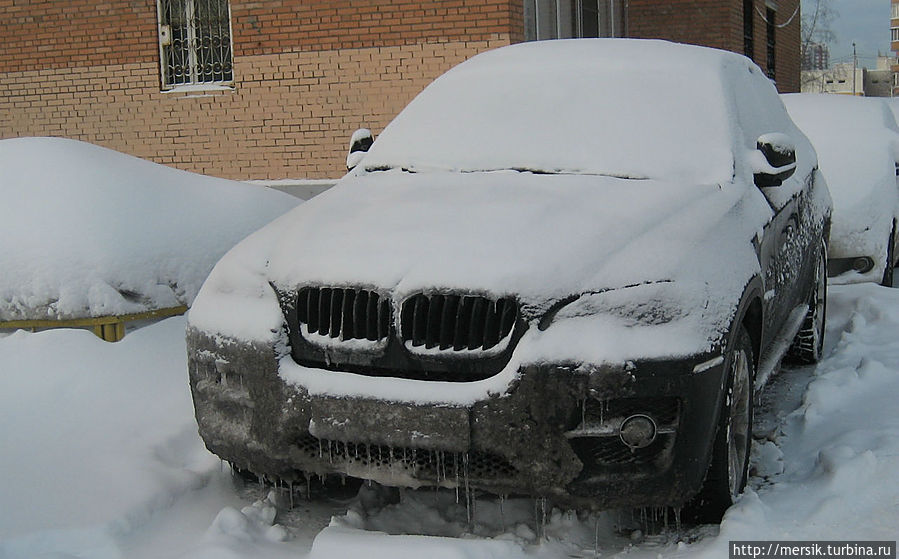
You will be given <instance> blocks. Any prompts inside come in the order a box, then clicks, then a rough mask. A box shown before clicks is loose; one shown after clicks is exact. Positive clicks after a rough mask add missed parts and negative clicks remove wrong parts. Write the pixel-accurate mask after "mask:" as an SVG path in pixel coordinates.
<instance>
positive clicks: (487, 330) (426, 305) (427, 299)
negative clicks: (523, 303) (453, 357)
mask: <svg viewBox="0 0 899 559" xmlns="http://www.w3.org/2000/svg"><path fill="white" fill-rule="evenodd" d="M517 319H518V305H517V304H516V302H515V301H514V300H513V299H508V298H501V299H498V300H495V301H494V300H490V299H487V298H486V297H480V296H477V295H443V294H432V295H426V294H418V295H414V296H412V297H410V298H408V299H406V300H405V301H404V302H403V308H402V316H401V322H400V325H401V332H402V338H403V342H411V343H412V346H413V347H417V348H420V347H424V348H425V349H432V348H438V349H440V350H449V349H452V350H454V351H460V350H478V349H480V350H487V349H490V348H492V347H494V346H496V345H497V344H499V342H500V341H501V340H503V339H504V338H505V337H506V336H508V335H509V333H510V332H512V329H513V328H514V326H515V321H516V320H517Z"/></svg>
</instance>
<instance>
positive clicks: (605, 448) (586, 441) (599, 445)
mask: <svg viewBox="0 0 899 559" xmlns="http://www.w3.org/2000/svg"><path fill="white" fill-rule="evenodd" d="M673 443H674V435H673V434H665V435H659V436H658V437H657V438H656V440H655V441H653V443H652V444H651V445H649V446H647V447H645V448H629V447H628V446H626V445H625V444H624V443H623V442H621V439H619V438H618V437H614V438H613V437H578V438H576V439H571V449H572V450H574V453H575V454H577V457H578V458H579V459H580V460H581V462H583V463H584V467H585V468H586V469H587V471H590V470H591V469H593V468H596V467H602V466H613V465H625V464H632V465H635V466H643V465H648V464H652V463H654V462H655V461H656V460H657V459H658V458H659V457H661V456H663V455H664V454H665V453H666V452H667V451H669V450H670V449H671V446H672V444H673Z"/></svg>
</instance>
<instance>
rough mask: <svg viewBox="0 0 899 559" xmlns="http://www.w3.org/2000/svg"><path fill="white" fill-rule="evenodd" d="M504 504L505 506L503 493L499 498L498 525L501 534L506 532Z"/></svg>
mask: <svg viewBox="0 0 899 559" xmlns="http://www.w3.org/2000/svg"><path fill="white" fill-rule="evenodd" d="M505 504H506V494H505V493H503V494H501V495H500V496H499V523H500V526H501V528H502V532H503V533H505V531H506V511H505V506H504V505H505Z"/></svg>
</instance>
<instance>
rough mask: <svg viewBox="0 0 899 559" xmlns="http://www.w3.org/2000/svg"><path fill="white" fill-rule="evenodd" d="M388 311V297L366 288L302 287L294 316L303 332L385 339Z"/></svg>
mask: <svg viewBox="0 0 899 559" xmlns="http://www.w3.org/2000/svg"><path fill="white" fill-rule="evenodd" d="M391 314H392V313H391V310H390V300H389V299H387V298H381V296H380V295H378V294H377V293H376V292H374V291H370V290H366V289H354V288H335V287H304V288H303V289H301V290H300V292H299V294H298V295H297V318H298V319H299V322H300V324H302V325H304V326H305V331H306V332H308V333H311V334H319V335H321V336H328V337H330V338H334V339H340V340H370V341H373V342H374V341H379V340H383V339H386V338H387V336H388V334H389V332H390V323H391V322H392V320H391Z"/></svg>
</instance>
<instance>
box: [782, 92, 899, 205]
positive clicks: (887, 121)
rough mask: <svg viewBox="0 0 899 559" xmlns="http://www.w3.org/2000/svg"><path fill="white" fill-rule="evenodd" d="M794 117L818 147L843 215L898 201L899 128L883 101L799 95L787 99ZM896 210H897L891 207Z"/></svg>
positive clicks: (822, 164)
mask: <svg viewBox="0 0 899 559" xmlns="http://www.w3.org/2000/svg"><path fill="white" fill-rule="evenodd" d="M781 97H782V99H783V102H784V105H786V107H787V110H788V111H789V113H790V117H791V118H792V119H793V120H794V121H795V122H796V124H797V125H798V126H799V127H800V128H802V130H803V132H805V133H806V134H807V135H808V137H809V139H811V141H812V142H813V143H814V145H815V150H816V151H817V152H818V156H819V159H820V165H821V172H822V173H824V176H825V178H826V179H827V185H828V187H829V188H830V191H831V195H832V197H833V201H834V207H835V208H837V209H839V210H845V209H849V208H851V207H853V206H855V205H857V204H859V203H862V202H864V203H866V204H867V203H868V202H871V203H875V204H881V203H883V202H884V201H886V200H883V199H882V196H876V197H875V199H874V200H870V197H871V195H872V194H874V193H876V192H879V193H881V195H882V194H888V195H889V196H890V197H891V198H895V185H896V183H895V161H896V159H897V158H896V155H899V154H897V153H896V148H897V147H899V127H897V125H896V119H895V118H894V116H893V113H892V111H891V110H890V107H889V106H888V105H887V103H886V102H884V100H883V99H880V98H871V97H851V96H848V95H833V94H808V93H796V94H789V95H782V96H781ZM885 209H886V210H890V211H891V210H892V207H889V208H885Z"/></svg>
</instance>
